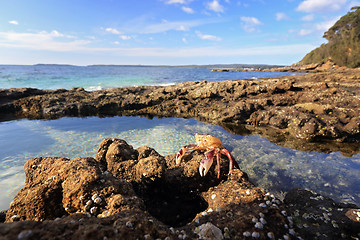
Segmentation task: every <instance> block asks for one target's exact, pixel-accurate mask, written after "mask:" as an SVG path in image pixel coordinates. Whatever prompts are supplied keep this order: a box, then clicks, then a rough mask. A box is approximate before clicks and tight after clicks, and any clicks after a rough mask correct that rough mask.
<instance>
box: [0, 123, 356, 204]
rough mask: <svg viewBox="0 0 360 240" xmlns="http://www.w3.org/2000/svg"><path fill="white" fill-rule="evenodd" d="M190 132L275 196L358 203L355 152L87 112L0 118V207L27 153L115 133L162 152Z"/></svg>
mask: <svg viewBox="0 0 360 240" xmlns="http://www.w3.org/2000/svg"><path fill="white" fill-rule="evenodd" d="M195 133H201V134H212V135H214V136H217V137H219V138H220V139H221V140H222V142H223V144H224V146H225V147H226V148H227V149H228V150H229V151H231V153H232V154H233V156H234V157H235V158H236V160H237V162H238V164H239V166H240V168H241V170H243V171H245V172H246V173H248V175H249V177H250V180H251V181H252V182H254V183H255V184H256V185H258V186H259V187H262V188H264V189H266V190H267V191H270V192H272V193H274V194H276V195H278V196H281V195H283V194H284V193H285V192H287V191H289V190H290V189H291V188H293V187H301V188H308V189H311V190H313V191H316V192H318V193H321V194H323V195H326V196H329V197H332V198H333V199H335V200H337V201H342V202H351V203H356V204H357V205H360V178H359V176H360V154H356V155H353V156H352V157H345V156H343V155H342V154H341V153H340V152H333V153H329V154H327V153H319V152H303V151H299V150H294V149H289V148H284V147H280V146H278V145H276V144H274V143H271V142H269V141H268V140H267V139H265V138H262V137H260V136H258V135H247V136H240V135H234V134H231V133H229V132H227V131H225V130H224V129H223V128H222V127H220V126H216V125H210V124H205V123H202V122H199V121H196V120H193V119H182V118H161V119H159V118H154V119H147V118H143V117H108V118H98V117H88V118H61V119H57V120H26V119H22V120H14V121H7V122H1V123H0V146H1V148H0V210H1V209H7V208H8V207H9V204H10V202H11V200H12V199H13V197H14V196H15V195H16V193H17V192H18V191H19V190H20V189H21V187H22V186H23V184H24V180H25V175H24V169H23V166H24V163H25V162H26V161H27V160H28V159H30V158H34V157H40V156H56V157H67V158H70V159H72V158H76V157H88V156H90V157H95V154H96V150H97V148H98V146H99V144H100V142H101V141H102V140H103V139H104V138H121V139H124V140H126V141H127V142H128V143H129V144H131V145H133V147H134V148H137V147H140V146H142V145H147V146H149V147H152V148H154V149H156V150H157V151H158V152H159V153H160V154H162V155H167V154H173V153H176V152H177V151H178V150H179V149H180V148H181V147H182V146H184V145H187V144H190V143H195V138H194V134H195Z"/></svg>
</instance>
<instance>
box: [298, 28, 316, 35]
mask: <svg viewBox="0 0 360 240" xmlns="http://www.w3.org/2000/svg"><path fill="white" fill-rule="evenodd" d="M312 32H313V31H312V30H311V29H301V30H300V31H299V32H298V34H299V36H306V35H309V34H311V33H312Z"/></svg>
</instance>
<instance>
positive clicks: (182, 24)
mask: <svg viewBox="0 0 360 240" xmlns="http://www.w3.org/2000/svg"><path fill="white" fill-rule="evenodd" d="M214 22H216V21H215V20H213V19H206V20H201V19H200V20H189V21H174V22H169V21H163V22H161V23H156V24H150V25H143V24H140V25H138V26H136V27H134V26H133V27H132V29H130V28H129V29H128V31H139V33H145V34H149V33H162V32H166V31H170V30H175V31H187V30H189V29H190V28H192V27H197V26H200V25H204V24H209V23H214Z"/></svg>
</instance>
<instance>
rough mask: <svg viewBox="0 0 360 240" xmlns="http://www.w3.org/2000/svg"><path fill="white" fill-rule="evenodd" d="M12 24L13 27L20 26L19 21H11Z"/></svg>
mask: <svg viewBox="0 0 360 240" xmlns="http://www.w3.org/2000/svg"><path fill="white" fill-rule="evenodd" d="M9 23H10V24H13V25H19V22H18V21H15V20H12V21H9Z"/></svg>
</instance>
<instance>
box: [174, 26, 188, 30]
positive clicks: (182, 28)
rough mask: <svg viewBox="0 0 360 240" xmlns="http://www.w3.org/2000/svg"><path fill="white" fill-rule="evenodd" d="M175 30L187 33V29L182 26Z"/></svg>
mask: <svg viewBox="0 0 360 240" xmlns="http://www.w3.org/2000/svg"><path fill="white" fill-rule="evenodd" d="M176 30H178V31H188V30H189V29H188V28H187V27H185V26H184V25H180V26H179V27H178V28H177V29H176Z"/></svg>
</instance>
